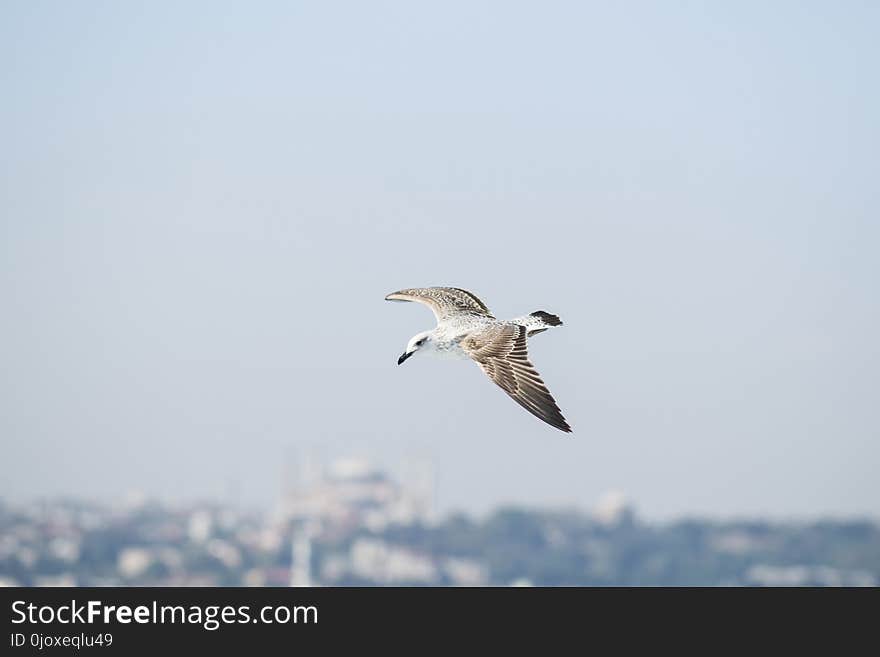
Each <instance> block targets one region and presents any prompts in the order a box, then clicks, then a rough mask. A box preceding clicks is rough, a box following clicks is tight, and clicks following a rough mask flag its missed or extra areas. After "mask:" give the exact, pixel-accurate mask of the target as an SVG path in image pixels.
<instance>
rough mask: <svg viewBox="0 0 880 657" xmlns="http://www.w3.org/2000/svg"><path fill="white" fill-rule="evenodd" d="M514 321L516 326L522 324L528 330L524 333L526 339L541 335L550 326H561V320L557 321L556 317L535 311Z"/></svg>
mask: <svg viewBox="0 0 880 657" xmlns="http://www.w3.org/2000/svg"><path fill="white" fill-rule="evenodd" d="M515 321H516V323H517V324H522V325H523V326H525V327H526V329H528V333H526V335H527V336H528V337H532V336H533V335H537V334H538V333H543V332H544V331H546V330H547V329H548V328H550V327H551V326H562V320H561V319H559V316H558V315H551V314H550V313H548V312H544V311H543V310H536V311H535V312H533V313H529V314H528V315H526V316H525V317H520V318H519V319H517V320H515Z"/></svg>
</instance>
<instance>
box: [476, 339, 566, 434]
mask: <svg viewBox="0 0 880 657" xmlns="http://www.w3.org/2000/svg"><path fill="white" fill-rule="evenodd" d="M460 345H461V348H462V349H464V351H465V353H467V354H468V356H470V357H471V358H473V359H474V360H475V361H477V365H479V366H480V368H482V370H483V371H484V372H485V373H486V374H488V375H489V378H490V379H492V380H493V381H494V382H495V383H497V384H498V385H499V386H501V388H502V389H503V390H504V392H506V393H507V394H508V395H510V396H511V397H512V398H513V400H514V401H515V402H516V403H517V404H519V405H520V406H522V407H523V408H525V409H526V410H527V411H528V412H529V413H531V414H532V415H535V416H537V417H539V418H541V419H542V420H544V422H546V423H547V424H549V425H550V426H553V427H556V428H557V429H559V430H561V431H565V432H567V433H570V432H571V427H570V426H568V422H566V421H565V418H564V417H562V412H561V411H560V410H559V407H558V406H557V405H556V401H555V400H554V399H553V396H552V395H551V394H550V391H549V390H547V386H545V385H544V382H543V381H542V380H541V376H540V375H539V374H538V372H537V370H535V368H534V366H532V364H531V363H530V362H529V354H528V351H526V327H525V326H518V325H513V324H508V325H501V326H493V327H491V328H489V329H486V330H485V331H480V332H479V333H476V334H471V335H469V336H467V337H466V338H464V339H463V340H462V341H461V343H460Z"/></svg>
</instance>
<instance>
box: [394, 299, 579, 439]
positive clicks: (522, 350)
mask: <svg viewBox="0 0 880 657" xmlns="http://www.w3.org/2000/svg"><path fill="white" fill-rule="evenodd" d="M385 300H386V301H415V302H417V303H423V304H425V305H426V306H428V307H429V308H430V309H431V310H433V311H434V315H435V316H436V317H437V326H435V327H434V328H433V329H431V330H430V331H422V332H421V333H417V334H416V335H414V336H413V337H412V339H411V340H410V341H409V343H408V344H407V345H406V351H404V352H403V354H401V356H400V358H398V359H397V364H398V365H402V364H403V362H404V361H405V360H407V359H408V358H411V357H412V356H413V355H415V354H420V353H428V354H432V355H435V356H446V357H452V358H470V359H471V360H474V361H476V363H477V365H479V366H480V369H482V370H483V371H484V372H485V373H486V374H487V375H488V376H489V378H490V379H492V380H493V381H494V382H495V383H497V384H498V385H499V386H501V389H502V390H504V392H506V393H507V394H508V395H510V396H511V398H513V400H514V401H515V402H516V403H517V404H519V405H520V406H522V407H523V408H525V409H526V410H527V411H528V412H529V413H531V414H532V415H534V416H536V417H538V418H540V419H542V420H543V421H544V422H546V423H547V424H549V425H550V426H552V427H556V428H557V429H559V430H560V431H565V432H566V433H570V432H571V427H570V426H569V425H568V422H566V421H565V418H564V417H562V412H561V411H560V410H559V407H558V406H557V405H556V401H555V400H554V399H553V396H552V395H551V394H550V391H549V390H547V386H545V385H544V382H543V381H542V380H541V376H540V375H539V374H538V372H537V370H535V368H534V366H533V365H532V364H531V363H530V362H529V354H528V352H527V350H526V339H527V338H530V337H532V336H533V335H537V334H538V333H543V332H544V331H546V330H547V329H548V328H551V327H553V326H562V321H561V320H560V319H559V317H557V316H556V315H551V314H550V313H547V312H544V311H543V310H537V311H535V312H533V313H530V314H528V315H525V316H524V317H517V318H515V319H508V320H500V319H495V317H493V316H492V314H491V313H490V312H489V308H487V307H486V304H484V303H483V302H482V301H480V300H479V299H478V298H477V297H476V296H475V295H474V294H472V293H470V292H468V291H467V290H462V289H461V288H457V287H418V288H409V289H406V290H398V291H397V292H392V293H391V294H389V295H388V296H386V297H385Z"/></svg>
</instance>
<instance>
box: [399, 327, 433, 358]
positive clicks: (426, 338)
mask: <svg viewBox="0 0 880 657" xmlns="http://www.w3.org/2000/svg"><path fill="white" fill-rule="evenodd" d="M430 345H431V331H422V332H421V333H416V334H415V335H414V336H412V338H410V341H409V342H408V343H407V345H406V351H404V352H403V353H402V354H401V355H400V358H398V359H397V364H398V365H401V364H402V363H403V361H405V360H406V359H407V358H409V357H410V356H412V355H413V354H414V353H416V352H418V351H420V350H422V349H426V348H428V347H430Z"/></svg>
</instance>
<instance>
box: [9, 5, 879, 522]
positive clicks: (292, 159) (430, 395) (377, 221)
mask: <svg viewBox="0 0 880 657" xmlns="http://www.w3.org/2000/svg"><path fill="white" fill-rule="evenodd" d="M878 19H880V5H878V4H876V3H865V2H856V1H850V2H841V3H821V2H774V3H759V2H741V3H729V2H709V3H699V4H681V5H678V4H676V5H673V4H671V3H664V2H624V3H582V2H577V3H576V2H559V3H557V2H551V3H541V4H540V5H538V4H528V3H509V2H504V3H502V2H488V3H471V2H467V3H464V2H450V3H443V4H442V5H436V6H430V7H429V6H424V5H417V4H413V3H403V2H377V3H368V4H365V3H287V2H258V3H249V4H247V5H244V4H240V3H226V2H211V3H208V2H187V3H150V4H147V5H141V6H134V5H131V4H128V3H64V2H14V1H13V2H4V3H3V4H2V7H0V55H2V56H0V80H2V82H3V89H4V102H3V103H0V138H2V143H3V148H2V149H0V180H2V184H0V299H2V300H3V321H2V322H0V362H2V364H3V370H4V376H3V377H0V446H2V450H3V463H2V464H0V482H2V483H0V499H2V500H5V501H10V502H19V501H24V500H33V499H38V498H52V497H70V496H74V497H77V498H82V499H99V500H105V501H113V500H115V499H118V498H120V497H121V496H124V495H125V494H127V493H128V492H129V491H132V490H138V491H142V492H143V493H144V494H145V495H147V496H148V497H150V498H158V499H162V500H167V501H172V502H173V501H183V500H195V499H218V498H222V497H223V496H226V495H227V494H228V491H229V490H230V487H234V488H235V490H236V491H237V493H236V494H237V495H238V496H240V498H241V499H242V500H244V501H245V502H247V503H249V504H254V505H258V506H263V507H265V506H266V505H268V504H271V502H272V500H274V499H276V498H277V495H278V493H279V487H280V486H281V483H282V481H283V480H284V476H285V468H287V467H288V464H290V463H296V462H297V461H298V460H300V459H302V458H304V457H305V455H307V454H309V453H314V454H316V455H317V456H318V457H320V458H322V459H333V458H338V457H343V456H355V457H359V458H366V459H368V460H370V461H371V462H374V463H377V464H378V465H380V466H382V467H386V468H389V469H392V470H395V471H396V470H398V469H399V467H400V465H401V464H403V463H406V462H408V461H422V462H427V463H430V464H432V468H433V471H434V477H435V480H436V484H435V485H436V491H437V504H438V507H439V510H440V511H441V512H446V511H451V510H459V509H462V510H466V511H468V512H471V513H484V512H488V511H489V510H490V509H495V508H497V507H498V506H499V505H502V504H518V505H525V506H528V507H559V506H566V507H567V506H574V507H580V508H584V507H589V505H591V504H593V503H594V501H595V500H596V499H598V498H599V496H600V495H601V494H602V493H603V492H604V491H607V490H622V491H624V492H625V493H626V494H627V495H628V496H629V497H630V498H631V499H632V500H633V501H634V503H635V504H637V506H638V508H639V510H640V512H641V513H642V514H643V515H644V517H646V518H651V519H668V518H677V517H682V516H691V515H699V516H723V517H734V516H739V517H777V518H779V517H798V518H820V517H829V516H846V517H861V516H871V517H875V518H876V517H878V516H880V478H878V477H877V465H878V463H880V441H878V437H880V436H878V428H880V404H878V403H877V402H878V393H877V391H878V390H880V346H878V341H877V336H878V335H880V294H878V285H877V282H878V280H880V259H878V258H877V252H878V244H880V239H878V238H880V222H878V221H877V218H878V217H880V203H878V200H880V199H878V197H880V185H878V184H877V172H878V171H880V122H878V119H877V117H878V116H880V90H878V88H877V85H876V83H875V78H876V70H875V69H876V63H877V62H878V61H880V40H878V39H877V33H878V27H880V20H878ZM425 285H454V286H458V287H464V288H467V289H470V290H472V291H473V292H475V293H476V294H478V295H479V296H480V297H481V298H482V299H483V300H484V301H485V302H486V303H487V304H488V305H489V307H490V308H491V309H492V310H493V311H494V312H495V313H496V314H497V315H498V316H499V317H512V316H516V315H521V314H523V313H527V312H530V311H534V310H537V309H543V310H546V311H549V312H553V313H555V314H558V315H559V316H560V317H561V318H562V320H563V321H564V323H565V325H564V326H563V327H561V328H560V329H559V330H554V331H552V332H548V333H546V334H543V335H540V336H537V337H536V338H535V339H534V340H533V341H532V344H531V346H530V351H531V357H532V360H533V362H534V364H535V366H536V367H537V369H538V371H539V372H540V373H541V374H542V376H543V378H544V379H545V381H546V382H547V384H548V386H549V388H550V389H551V391H552V392H553V394H554V396H555V397H556V399H557V401H558V402H559V404H560V406H561V408H562V409H563V411H564V412H565V415H566V418H567V419H569V420H570V422H571V424H572V427H573V429H574V433H573V435H572V436H570V437H569V436H562V435H560V434H559V432H556V431H553V430H552V429H550V428H548V427H546V426H544V425H542V424H541V423H540V422H539V421H538V420H536V419H535V418H533V417H531V416H530V415H528V414H527V413H525V412H524V411H523V410H522V409H521V408H519V407H518V406H517V405H516V404H514V403H513V402H511V400H510V399H509V398H507V397H506V395H504V393H503V392H502V391H501V390H499V389H497V387H495V386H494V385H493V384H492V383H491V382H489V381H487V380H486V379H485V377H484V375H483V374H482V373H481V372H480V371H479V370H478V368H477V367H476V366H471V365H469V364H459V363H457V364H447V363H443V362H437V361H430V360H427V359H424V360H421V361H420V360H419V359H412V360H411V361H410V362H407V363H406V364H405V366H402V367H398V366H397V365H396V359H397V357H398V355H399V354H400V353H401V351H402V348H403V347H404V345H405V344H406V342H407V340H408V339H409V338H410V336H412V335H413V334H414V333H416V332H418V331H420V330H424V329H428V328H430V327H431V326H432V325H433V322H434V320H433V317H432V315H431V313H430V312H429V311H428V310H426V309H425V308H422V307H419V306H416V305H403V304H390V303H386V302H384V301H383V297H384V296H385V295H386V294H387V293H389V292H391V291H393V290H397V289H400V288H403V287H412V286H425ZM439 400H443V403H442V404H439V405H438V404H437V403H436V402H438V401H439Z"/></svg>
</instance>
